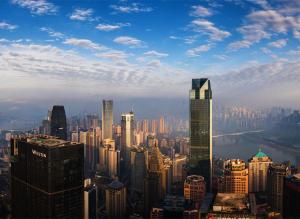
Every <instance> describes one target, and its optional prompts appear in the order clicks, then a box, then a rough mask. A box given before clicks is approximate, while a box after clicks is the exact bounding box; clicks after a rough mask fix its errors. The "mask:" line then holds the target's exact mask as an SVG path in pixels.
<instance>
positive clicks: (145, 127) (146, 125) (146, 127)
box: [142, 119, 149, 133]
mask: <svg viewBox="0 0 300 219" xmlns="http://www.w3.org/2000/svg"><path fill="white" fill-rule="evenodd" d="M142 124H143V132H145V133H148V132H149V120H148V119H144V120H143V123H142Z"/></svg>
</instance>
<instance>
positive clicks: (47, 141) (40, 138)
mask: <svg viewBox="0 0 300 219" xmlns="http://www.w3.org/2000/svg"><path fill="white" fill-rule="evenodd" d="M26 141H27V142H28V143H31V144H36V145H39V146H44V147H62V146H66V145H70V144H75V143H71V142H70V141H65V140H61V139H58V138H56V137H53V136H47V135H37V136H33V137H27V138H26Z"/></svg>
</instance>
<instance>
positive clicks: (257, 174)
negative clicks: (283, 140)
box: [249, 151, 273, 192]
mask: <svg viewBox="0 0 300 219" xmlns="http://www.w3.org/2000/svg"><path fill="white" fill-rule="evenodd" d="M271 163H273V162H272V160H271V158H269V157H268V156H267V155H266V154H265V153H263V152H262V151H259V152H258V153H257V154H255V155H254V156H253V157H252V158H251V159H250V160H249V192H265V191H267V173H268V168H269V165H270V164H271Z"/></svg>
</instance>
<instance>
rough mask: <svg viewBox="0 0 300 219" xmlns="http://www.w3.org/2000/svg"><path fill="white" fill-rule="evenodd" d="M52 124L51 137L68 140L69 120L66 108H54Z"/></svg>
mask: <svg viewBox="0 0 300 219" xmlns="http://www.w3.org/2000/svg"><path fill="white" fill-rule="evenodd" d="M50 124H51V136H55V137H58V138H60V139H63V140H67V119H66V112H65V108H64V106H53V109H52V113H51V121H50Z"/></svg>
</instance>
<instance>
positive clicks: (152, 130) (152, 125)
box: [151, 119, 157, 135]
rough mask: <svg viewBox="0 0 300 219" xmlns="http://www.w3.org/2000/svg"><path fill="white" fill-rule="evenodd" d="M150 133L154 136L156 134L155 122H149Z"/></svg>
mask: <svg viewBox="0 0 300 219" xmlns="http://www.w3.org/2000/svg"><path fill="white" fill-rule="evenodd" d="M151 132H152V133H153V134H154V135H155V134H156V133H157V120H155V119H154V120H152V121H151Z"/></svg>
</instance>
